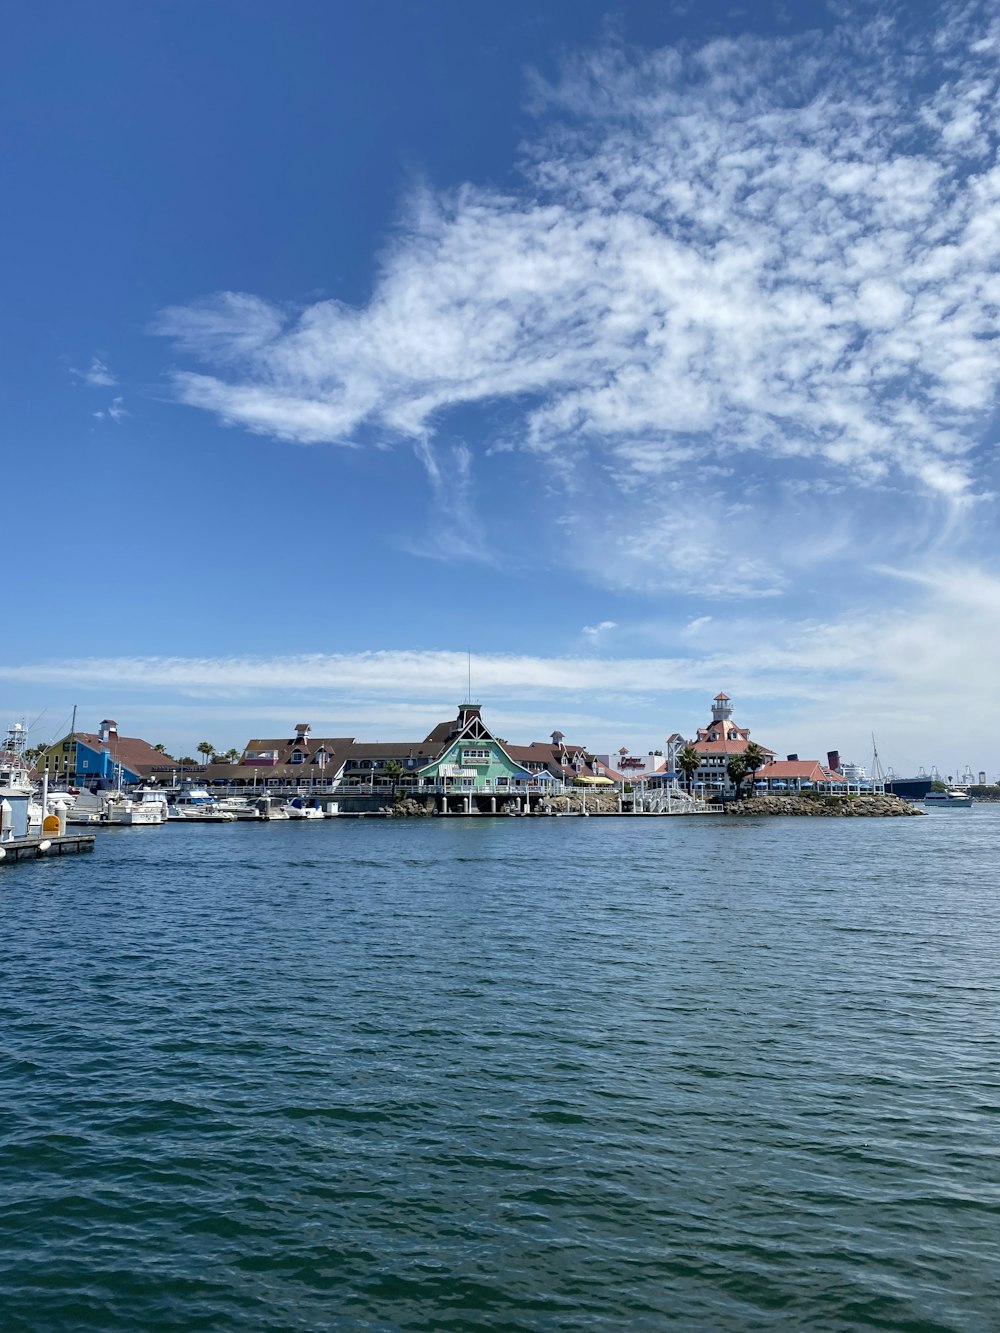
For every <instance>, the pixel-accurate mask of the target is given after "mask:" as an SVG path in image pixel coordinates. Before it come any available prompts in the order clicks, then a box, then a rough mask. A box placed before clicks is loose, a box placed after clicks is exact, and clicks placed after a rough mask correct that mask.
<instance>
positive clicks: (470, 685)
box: [465, 648, 472, 704]
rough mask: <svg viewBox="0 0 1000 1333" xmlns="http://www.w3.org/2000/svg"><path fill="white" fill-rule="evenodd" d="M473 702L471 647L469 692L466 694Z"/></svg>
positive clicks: (470, 654)
mask: <svg viewBox="0 0 1000 1333" xmlns="http://www.w3.org/2000/svg"><path fill="white" fill-rule="evenodd" d="M465 697H466V699H467V700H468V702H469V703H470V704H471V703H472V649H471V648H470V649H469V693H468V694H467V695H466V696H465Z"/></svg>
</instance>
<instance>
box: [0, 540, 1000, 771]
mask: <svg viewBox="0 0 1000 1333" xmlns="http://www.w3.org/2000/svg"><path fill="white" fill-rule="evenodd" d="M893 577H895V578H896V580H897V582H898V585H899V589H900V593H899V601H900V606H899V608H898V609H897V610H895V611H892V612H886V611H885V610H879V609H877V608H874V607H870V608H866V609H864V610H857V611H853V612H850V613H848V614H845V615H843V616H841V617H839V618H837V619H835V620H820V619H812V620H798V621H786V620H782V619H780V618H777V617H774V618H771V619H763V618H760V617H745V618H739V617H725V616H722V615H713V616H712V617H711V619H709V618H707V617H698V618H696V619H695V620H693V621H691V622H689V623H688V625H687V629H686V631H685V632H683V633H682V632H681V627H677V628H675V630H674V631H673V632H672V633H670V634H669V636H668V637H669V638H670V639H671V640H672V642H673V644H674V645H675V647H674V648H673V650H672V651H671V652H669V653H667V654H662V653H661V654H660V655H656V656H651V655H646V656H643V655H639V654H636V655H632V656H628V657H625V656H610V655H608V654H601V655H597V654H595V653H594V652H593V649H592V648H589V649H588V651H587V652H586V653H581V654H579V655H567V656H549V657H546V656H540V655H527V654H517V653H503V654H484V655H477V656H476V658H475V659H474V671H475V680H476V688H477V692H478V693H479V694H480V696H481V697H482V698H483V699H484V701H486V702H487V704H488V707H489V711H490V716H491V718H492V719H493V720H494V721H495V722H496V723H497V725H499V726H500V727H501V728H502V729H503V732H504V734H510V733H511V732H515V733H516V734H523V733H525V732H528V731H533V732H537V733H538V734H542V735H544V734H546V728H545V726H544V723H546V722H550V723H552V725H557V724H559V722H560V719H565V718H567V717H572V718H575V719H580V720H581V726H582V725H583V721H582V719H586V727H587V735H586V736H584V737H581V739H584V740H586V741H587V742H588V743H590V744H593V745H595V746H601V747H604V746H610V747H611V748H614V747H615V746H617V745H620V744H622V743H628V744H630V745H633V744H637V745H641V744H643V743H646V742H652V741H655V740H657V739H662V737H663V736H664V735H666V734H668V733H669V732H671V731H674V730H682V731H685V732H689V731H690V730H691V729H693V727H694V726H695V725H697V724H698V722H699V721H701V720H702V718H701V715H702V713H703V712H704V709H705V707H706V703H707V700H709V699H710V698H711V697H712V696H713V695H714V694H715V692H716V691H717V690H718V689H720V688H724V689H725V690H726V691H727V692H728V693H730V694H732V695H733V696H734V697H735V698H737V699H738V700H739V704H740V709H741V715H742V716H743V717H744V718H745V719H748V720H750V721H751V723H752V725H753V726H754V728H755V730H756V732H757V733H758V734H762V736H763V739H765V740H767V741H770V742H772V743H773V744H774V745H775V747H776V748H781V747H782V746H788V747H789V748H791V749H799V748H802V749H811V750H812V751H813V752H814V753H816V754H821V753H822V752H823V751H824V750H825V748H827V747H829V746H831V745H838V746H840V747H841V748H843V749H844V750H845V751H847V750H853V751H854V753H855V754H857V755H858V756H862V757H863V756H864V754H865V753H866V752H867V750H868V747H869V744H870V735H871V732H872V731H875V732H876V733H877V734H878V737H879V742H880V745H881V746H882V748H883V750H884V751H885V752H886V753H887V754H888V755H889V757H890V758H891V759H892V760H893V762H895V763H896V764H897V766H898V767H902V766H906V765H912V766H914V767H915V766H916V764H917V763H920V762H925V763H931V762H942V763H945V762H951V761H952V760H956V761H957V760H958V759H961V761H962V762H963V763H965V762H972V763H973V764H974V765H976V766H983V765H985V764H986V763H994V762H995V757H994V756H993V755H992V753H991V747H992V741H991V738H990V734H989V732H988V730H984V728H983V724H982V715H983V699H988V698H991V697H992V692H993V689H994V676H995V665H994V664H995V661H996V655H997V652H998V651H1000V579H998V578H997V577H996V576H994V575H991V574H989V573H988V572H985V571H982V570H977V569H975V568H973V567H970V566H968V565H961V566H953V567H945V566H941V567H939V568H938V569H936V570H934V571H933V572H923V573H918V574H914V573H913V572H912V571H902V572H900V573H898V574H894V575H893ZM595 628H596V627H595ZM622 629H623V627H621V626H618V627H617V628H616V636H615V637H616V642H617V640H618V637H619V635H620V634H621V633H622ZM467 666H468V664H467V659H466V655H465V654H464V653H458V652H443V651H437V652H435V651H428V652H416V651H383V652H371V653H341V654H310V655H300V656H291V657H269V658H248V657H232V658H178V657H172V658H171V657H137V658H128V657H125V658H108V659H93V658H90V659H72V660H65V661H54V662H53V661H50V662H36V663H31V664H18V665H2V664H0V680H6V681H8V682H10V683H11V684H16V685H17V686H18V687H19V688H28V687H31V688H37V687H39V686H44V687H46V689H47V690H55V691H58V690H60V689H64V690H65V691H66V692H67V695H68V694H69V692H70V691H72V697H73V698H77V697H78V696H79V695H81V694H82V693H83V692H90V693H91V694H92V695H93V696H94V697H95V698H96V697H99V698H100V699H101V700H102V701H103V702H102V704H101V706H102V707H105V706H108V703H107V701H108V700H109V698H114V699H118V700H123V699H124V700H129V699H131V700H132V701H133V702H132V704H131V707H133V708H136V707H139V706H140V705H139V704H137V703H136V701H137V700H138V701H141V700H143V699H151V700H156V701H157V703H156V704H155V707H157V708H159V707H161V705H162V712H163V713H164V714H169V712H170V707H169V706H168V704H167V702H166V701H169V700H180V701H185V700H186V701H192V700H195V701H200V702H199V706H200V707H202V708H203V709H204V712H205V715H206V716H212V717H214V716H215V715H216V714H220V715H226V714H229V713H231V712H232V710H234V709H240V710H242V713H243V714H244V715H246V716H253V715H256V714H258V713H261V712H262V711H263V712H266V714H267V715H269V716H274V715H275V714H277V713H279V712H280V708H281V707H284V708H286V709H288V710H294V711H299V710H300V709H301V708H302V707H304V706H307V707H308V708H309V709H310V713H312V714H315V715H322V716H325V717H328V718H340V719H341V720H342V722H343V724H344V725H347V721H344V720H345V719H347V720H350V725H351V726H356V727H361V726H362V722H364V723H365V725H366V726H368V727H371V728H372V731H371V732H369V734H375V735H379V736H382V737H384V736H385V735H386V730H385V728H386V726H393V725H395V724H397V723H398V724H399V725H402V724H403V723H404V722H406V721H407V720H410V721H412V723H413V725H417V724H418V723H419V721H420V719H421V718H423V719H427V718H428V716H429V715H432V716H430V718H429V723H428V725H429V724H430V722H433V721H435V720H436V716H437V714H438V713H439V712H440V713H441V716H445V715H447V714H448V712H449V710H450V709H453V708H454V703H455V700H457V699H458V698H459V697H461V696H463V695H464V693H465V689H466V684H465V682H466V677H467ZM142 706H143V707H148V706H149V705H145V704H143V705H142ZM118 707H119V706H118V704H115V708H116V709H118ZM183 707H184V708H186V707H187V704H183ZM119 711H123V709H119ZM288 720H290V719H288ZM551 729H552V726H549V727H548V728H547V730H551ZM957 747H959V753H958V754H957V755H956V753H955V750H956V748H957ZM947 771H950V770H947Z"/></svg>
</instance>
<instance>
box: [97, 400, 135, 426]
mask: <svg viewBox="0 0 1000 1333" xmlns="http://www.w3.org/2000/svg"><path fill="white" fill-rule="evenodd" d="M92 415H93V416H94V417H95V418H96V419H97V420H98V421H113V422H115V423H116V425H121V423H122V421H123V419H124V418H125V417H127V416H131V413H130V412H128V411H126V409H125V399H124V398H121V397H118V398H112V400H111V402H110V404H109V405H108V406H107V407H105V408H102V409H101V410H100V411H98V412H94V413H93V414H92Z"/></svg>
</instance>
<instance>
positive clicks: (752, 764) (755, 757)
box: [743, 741, 767, 796]
mask: <svg viewBox="0 0 1000 1333" xmlns="http://www.w3.org/2000/svg"><path fill="white" fill-rule="evenodd" d="M743 762H744V763H745V764H746V766H747V773H748V775H749V777H750V795H751V796H752V795H753V782H754V777H755V776H756V773H757V770H758V768H763V767H764V765H765V764H766V763H767V755H766V754H765V753H764V751H763V750H762V749H761V747H760V746H759V745H758V744H757V742H756V741H751V742H750V744H749V745H748V746H747V748H746V749H745V750H744V751H743Z"/></svg>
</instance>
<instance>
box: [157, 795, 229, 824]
mask: <svg viewBox="0 0 1000 1333" xmlns="http://www.w3.org/2000/svg"><path fill="white" fill-rule="evenodd" d="M235 820H236V815H235V814H234V813H233V811H232V810H222V809H220V807H219V805H218V804H217V802H216V800H215V798H214V797H213V796H212V794H211V792H210V791H208V790H207V788H205V787H190V786H189V787H184V788H182V789H181V791H180V792H179V793H178V795H177V797H176V798H175V799H174V801H173V803H172V804H171V805H170V806H169V807H168V809H167V823H168V824H179V823H183V822H187V823H189V824H232V823H234V822H235Z"/></svg>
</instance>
